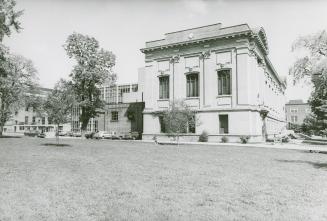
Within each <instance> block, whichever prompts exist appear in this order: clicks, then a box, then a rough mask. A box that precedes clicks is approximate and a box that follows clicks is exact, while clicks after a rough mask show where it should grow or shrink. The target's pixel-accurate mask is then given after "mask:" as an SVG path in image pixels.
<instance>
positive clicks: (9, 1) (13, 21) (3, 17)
mask: <svg viewBox="0 0 327 221" xmlns="http://www.w3.org/2000/svg"><path fill="white" fill-rule="evenodd" d="M15 6H16V1H15V0H0V42H1V41H2V39H3V37H4V36H10V34H11V32H12V29H14V30H15V31H19V30H20V29H21V26H20V22H19V21H18V18H19V17H20V16H21V15H22V14H23V11H17V10H15Z"/></svg>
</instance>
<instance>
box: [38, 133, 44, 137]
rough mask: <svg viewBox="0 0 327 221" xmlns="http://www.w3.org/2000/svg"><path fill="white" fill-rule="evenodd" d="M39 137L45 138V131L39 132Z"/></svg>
mask: <svg viewBox="0 0 327 221" xmlns="http://www.w3.org/2000/svg"><path fill="white" fill-rule="evenodd" d="M37 137H38V138H45V133H39V134H38V135H37Z"/></svg>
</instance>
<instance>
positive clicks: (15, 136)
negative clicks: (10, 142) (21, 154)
mask: <svg viewBox="0 0 327 221" xmlns="http://www.w3.org/2000/svg"><path fill="white" fill-rule="evenodd" d="M0 138H22V137H21V136H5V135H3V136H0Z"/></svg>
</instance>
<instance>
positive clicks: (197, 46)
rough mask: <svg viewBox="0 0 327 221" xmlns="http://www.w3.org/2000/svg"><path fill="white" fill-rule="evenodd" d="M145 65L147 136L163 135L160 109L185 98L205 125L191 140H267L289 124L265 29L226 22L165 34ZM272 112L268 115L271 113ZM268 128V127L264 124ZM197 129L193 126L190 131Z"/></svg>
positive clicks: (150, 46) (148, 49)
mask: <svg viewBox="0 0 327 221" xmlns="http://www.w3.org/2000/svg"><path fill="white" fill-rule="evenodd" d="M141 51H142V52H143V53H144V54H145V68H144V101H145V110H144V133H143V138H144V139H152V138H153V136H154V135H156V136H158V135H163V132H164V131H162V128H164V127H162V126H160V124H161V123H162V121H160V116H158V114H157V113H158V112H160V111H163V110H164V109H166V108H168V106H169V102H170V101H174V100H177V99H185V101H186V103H187V104H188V105H189V106H190V107H192V108H193V109H194V110H195V111H196V117H197V118H198V120H199V125H197V126H196V128H195V131H194V132H195V134H192V133H189V134H185V136H184V137H183V139H185V140H192V141H196V140H198V135H199V134H200V133H202V132H203V131H207V132H208V133H209V141H218V142H220V141H221V137H222V136H227V137H229V140H230V141H239V137H240V136H242V135H249V136H251V140H252V141H261V140H262V139H263V137H264V136H266V134H265V131H267V133H268V135H274V134H278V133H279V132H281V131H282V130H283V129H285V126H286V124H285V109H284V105H285V96H284V93H285V89H286V85H285V83H284V81H282V80H281V79H280V77H279V76H278V74H277V72H276V71H275V69H274V67H273V66H272V64H271V62H270V60H269V58H268V53H269V48H268V42H267V37H266V33H265V31H264V29H263V28H259V29H251V28H250V27H249V26H248V25H247V24H241V25H236V26H231V27H222V25H221V24H220V23H218V24H213V25H208V26H203V27H197V28H191V29H187V30H182V31H176V32H171V33H167V34H165V38H164V39H161V40H155V41H149V42H146V47H145V48H143V49H141ZM266 114H267V116H266ZM264 128H266V130H265V129H264ZM190 132H191V131H190Z"/></svg>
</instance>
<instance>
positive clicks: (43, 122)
mask: <svg viewBox="0 0 327 221" xmlns="http://www.w3.org/2000/svg"><path fill="white" fill-rule="evenodd" d="M44 124H45V117H42V125H44Z"/></svg>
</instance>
